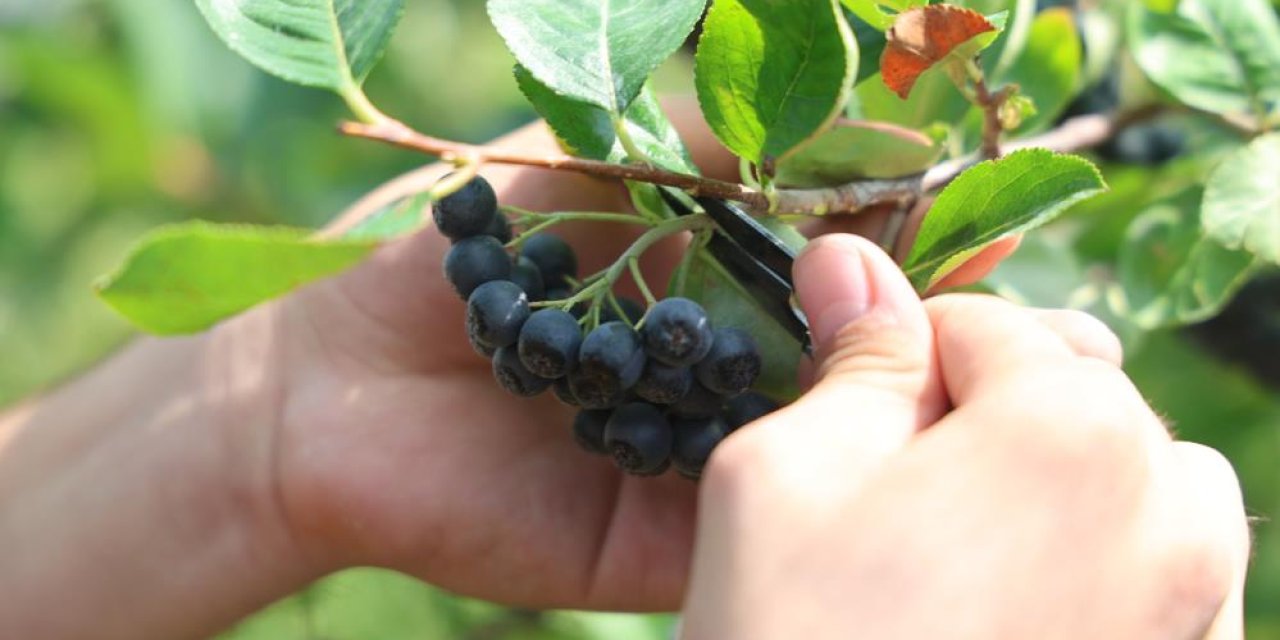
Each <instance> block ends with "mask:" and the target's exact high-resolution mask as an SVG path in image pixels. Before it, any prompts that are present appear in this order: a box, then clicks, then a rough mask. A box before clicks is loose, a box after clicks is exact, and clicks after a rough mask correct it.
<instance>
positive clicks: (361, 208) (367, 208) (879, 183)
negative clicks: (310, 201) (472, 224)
mask: <svg viewBox="0 0 1280 640" xmlns="http://www.w3.org/2000/svg"><path fill="white" fill-rule="evenodd" d="M1166 110H1167V108H1166V107H1161V106H1151V107H1147V108H1144V109H1139V110H1137V111H1132V112H1128V113H1123V114H1118V115H1117V114H1096V115H1087V116H1080V117H1077V118H1072V119H1070V120H1067V121H1066V122H1063V123H1062V124H1060V125H1059V126H1058V127H1057V128H1055V129H1052V130H1050V131H1047V132H1045V133H1043V134H1040V135H1038V136H1032V137H1029V138H1023V139H1021V140H1015V141H1013V142H1010V143H1008V144H1007V145H1005V147H1006V149H1005V150H1006V151H1016V150H1019V149H1026V148H1031V147H1040V148H1046V149H1050V150H1052V151H1057V152H1059V153H1071V152H1075V151H1080V150H1082V149H1088V148H1091V147H1096V146H1098V145H1099V144H1102V143H1103V142H1106V141H1107V140H1109V139H1110V138H1111V137H1113V136H1114V135H1115V134H1116V132H1118V131H1120V130H1121V129H1124V128H1125V127H1128V126H1130V125H1133V124H1137V123H1140V122H1144V121H1147V120H1150V119H1153V118H1155V117H1156V116H1158V115H1160V114H1162V113H1164V112H1165V111H1166ZM339 130H340V131H341V132H342V133H344V134H346V135H349V136H352V137H357V138H365V139H369V140H377V141H380V142H386V143H389V144H393V145H396V146H399V147H402V148H405V149H410V150H414V151H420V152H424V153H427V154H430V155H435V156H439V157H441V158H442V159H444V160H446V161H453V162H458V161H471V162H494V163H499V164H515V165H523V166H530V167H543V168H548V169H563V170H567V171H574V172H577V173H583V174H586V175H592V176H599V177H606V178H618V179H623V180H637V181H640V182H649V183H652V184H660V185H667V186H672V187H677V188H680V189H684V190H685V191H688V192H689V193H690V194H692V195H703V196H710V197H714V198H723V199H726V200H734V201H736V202H741V203H743V204H745V205H746V206H747V208H748V209H750V210H751V211H752V212H755V213H765V212H767V211H769V202H768V198H767V197H766V196H765V194H764V193H762V192H760V191H757V190H755V189H751V188H748V187H744V186H742V185H738V184H733V183H730V182H724V181H721V180H713V179H710V178H703V177H700V176H694V175H688V174H683V173H677V172H672V171H666V170H663V169H657V168H654V167H650V166H645V165H621V164H612V163H608V162H599V161H596V160H587V159H583V158H575V157H572V156H567V155H530V154H524V153H520V152H518V151H515V150H511V149H501V148H495V147H485V146H478V145H470V144H465V143H461V142H452V141H448V140H441V139H439V138H433V137H430V136H426V135H423V134H420V133H418V132H416V131H413V130H412V129H409V128H408V127H407V126H406V125H403V124H401V123H399V122H397V121H394V120H390V121H389V122H384V123H381V124H372V125H370V124H360V123H355V122H345V123H342V125H340V127H339ZM984 137H985V135H984ZM984 142H985V141H984ZM985 157H986V155H985V153H984V154H972V155H969V156H965V157H961V158H955V159H952V160H948V161H946V162H942V163H940V164H937V165H935V166H933V167H932V168H931V169H929V170H928V171H927V172H925V173H922V174H917V175H912V176H906V177H902V178H894V179H884V180H865V181H858V182H851V183H849V184H845V185H840V186H837V187H831V188H826V189H779V190H778V191H777V192H776V194H775V196H776V201H777V202H776V205H775V207H774V208H773V210H772V211H771V213H773V214H777V215H788V214H806V215H813V214H815V213H818V214H823V213H825V214H851V213H857V212H859V211H861V210H863V209H866V208H868V207H871V206H874V205H879V204H885V203H894V204H898V205H905V204H907V203H909V202H911V201H912V200H914V199H915V198H917V197H919V196H920V195H921V194H924V193H928V192H931V191H935V190H937V189H941V188H942V187H945V186H946V185H948V184H950V183H951V181H952V180H955V179H956V177H957V176H959V175H960V174H961V173H963V172H964V170H965V169H968V168H969V167H971V166H973V165H974V164H977V163H978V162H980V161H981V160H983V159H984V158H985ZM445 171H446V169H445V168H443V167H439V166H436V165H432V166H427V167H422V168H419V169H416V170H414V171H411V172H409V173H408V174H405V175H403V176H401V177H399V178H396V179H395V180H392V181H391V182H389V183H387V184H386V185H384V186H383V187H380V188H378V189H376V190H375V191H373V192H371V193H369V194H368V195H367V196H366V197H365V198H364V199H362V200H361V201H359V202H357V203H356V204H355V205H353V206H352V207H351V208H350V209H348V210H347V212H346V213H344V214H343V215H342V216H341V218H340V222H339V223H338V224H337V225H336V227H335V231H333V232H332V233H340V232H341V231H342V230H344V229H345V228H349V227H350V226H354V225H355V224H356V223H358V222H359V221H360V220H361V219H363V218H364V217H367V216H368V215H369V214H371V213H373V212H375V211H377V210H379V209H381V208H383V207H384V206H386V205H387V204H390V203H392V202H394V201H396V200H398V199H400V198H403V197H407V196H410V195H413V194H414V193H417V192H419V191H423V190H425V189H427V188H429V187H430V186H431V184H433V183H434V181H435V180H437V179H438V178H439V176H441V175H443V174H444V173H445Z"/></svg>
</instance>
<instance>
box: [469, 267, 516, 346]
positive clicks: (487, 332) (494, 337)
mask: <svg viewBox="0 0 1280 640" xmlns="http://www.w3.org/2000/svg"><path fill="white" fill-rule="evenodd" d="M528 319H529V297H528V296H526V295H525V293H524V290H522V289H521V288H520V287H518V286H516V284H515V283H514V282H510V281H507V280H494V281H493V282H486V283H484V284H482V285H480V286H479V287H476V290H475V291H473V292H471V297H469V298H467V335H468V336H474V337H475V340H476V341H477V342H480V343H481V344H485V345H488V346H491V347H505V346H508V345H511V344H515V341H516V340H517V339H518V338H519V337H520V329H521V327H523V326H524V323H525V321H526V320H528Z"/></svg>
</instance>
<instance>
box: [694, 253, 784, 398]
mask: <svg viewBox="0 0 1280 640" xmlns="http://www.w3.org/2000/svg"><path fill="white" fill-rule="evenodd" d="M684 295H686V296H688V297H689V298H691V299H693V300H697V301H698V302H699V303H701V304H702V306H703V307H704V308H705V309H706V310H707V315H709V316H710V317H711V321H712V322H713V323H715V324H717V325H724V326H732V327H738V328H740V329H742V330H743V331H746V332H747V333H750V334H751V336H752V337H753V338H755V339H756V343H757V345H758V346H759V347H760V355H761V357H762V358H763V359H764V367H763V368H762V370H761V374H760V379H759V380H757V381H756V384H755V387H754V388H755V389H756V390H757V391H759V392H761V393H764V394H766V395H769V396H771V397H773V398H775V399H777V400H780V401H789V400H793V399H795V398H796V397H797V396H798V395H799V388H798V387H797V386H796V368H797V367H798V366H799V364H800V358H801V357H802V352H801V350H800V343H799V342H796V341H795V339H794V338H792V337H791V334H789V333H787V331H786V330H785V329H783V328H782V327H781V326H780V325H779V324H778V323H777V322H774V320H773V318H772V317H770V316H769V315H767V314H766V313H765V312H764V310H763V309H761V308H760V306H759V305H757V304H756V302H755V299H754V298H752V297H751V294H749V293H747V291H746V290H745V289H743V288H742V284H741V283H740V282H738V281H737V279H735V278H734V277H733V276H732V275H730V274H729V272H728V271H726V270H725V268H724V266H723V265H721V264H720V263H719V262H717V261H716V260H715V258H712V257H711V256H710V255H709V254H707V253H705V252H701V253H699V254H698V256H697V258H696V259H695V260H694V261H693V264H692V265H690V267H689V273H688V276H687V280H686V282H685V290H684Z"/></svg>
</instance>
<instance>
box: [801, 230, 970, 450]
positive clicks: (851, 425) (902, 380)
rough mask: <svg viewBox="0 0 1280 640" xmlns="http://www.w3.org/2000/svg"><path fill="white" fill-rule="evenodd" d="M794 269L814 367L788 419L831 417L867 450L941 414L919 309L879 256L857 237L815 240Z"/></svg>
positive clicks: (899, 440) (929, 333)
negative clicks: (811, 380) (810, 385)
mask: <svg viewBox="0 0 1280 640" xmlns="http://www.w3.org/2000/svg"><path fill="white" fill-rule="evenodd" d="M793 275H794V278H795V283H796V294H797V296H798V297H799V299H800V305H801V307H803V309H804V312H805V314H806V315H807V316H808V318H809V322H810V329H811V331H812V333H813V340H814V346H815V354H816V357H817V363H816V365H817V368H816V384H815V385H814V386H813V388H812V389H811V390H810V391H809V392H808V393H806V394H805V395H804V397H802V398H801V399H800V400H799V401H797V402H796V403H794V404H793V405H792V406H791V407H790V408H789V409H788V412H787V413H788V414H790V415H788V422H791V423H792V424H797V423H799V424H827V425H832V423H836V424H835V425H832V426H834V427H836V428H840V429H844V430H846V431H848V430H852V433H845V434H843V436H844V438H853V439H855V440H856V441H857V445H858V449H859V450H860V451H861V452H862V454H868V455H873V456H874V455H878V454H879V455H884V454H888V453H891V452H893V451H897V450H898V449H900V448H901V447H902V446H903V445H905V444H906V442H907V440H908V439H909V438H910V437H911V435H912V434H914V433H915V432H916V431H918V430H920V429H922V428H923V427H925V426H927V425H929V424H931V423H933V422H934V421H936V420H937V419H938V418H940V417H941V416H942V415H943V413H945V411H946V409H947V402H946V395H945V393H944V390H943V387H942V383H941V377H940V375H939V368H938V366H937V358H936V357H935V355H934V340H933V329H932V327H931V325H930V324H929V317H928V314H927V313H926V312H925V308H924V304H923V303H922V302H921V300H920V297H919V296H918V295H917V294H916V292H915V290H914V289H912V287H911V285H910V283H908V282H907V279H906V277H905V276H904V275H903V273H902V271H901V270H899V268H898V266H897V265H896V264H895V263H894V262H893V260H892V259H891V258H890V257H889V256H888V255H886V254H885V253H884V252H883V251H881V250H880V248H879V247H877V246H876V245H875V244H873V243H872V242H870V241H868V240H866V239H864V238H861V237H859V236H853V235H843V234H838V235H828V236H823V237H821V238H819V239H817V240H815V241H813V242H811V243H810V244H809V246H808V247H806V248H805V250H804V252H803V253H802V254H801V255H800V257H799V258H798V259H797V260H796V264H795V267H794V274H793ZM842 439H843V438H842Z"/></svg>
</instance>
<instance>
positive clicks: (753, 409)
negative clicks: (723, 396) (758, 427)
mask: <svg viewBox="0 0 1280 640" xmlns="http://www.w3.org/2000/svg"><path fill="white" fill-rule="evenodd" d="M777 410H778V403H776V402H774V401H773V399H772V398H769V397H768V396H765V395H762V394H759V393H756V392H754V391H748V392H746V393H744V394H742V395H739V396H735V397H733V398H730V399H729V401H728V402H726V403H725V405H724V420H725V422H726V423H728V425H729V429H730V430H737V429H739V428H741V427H742V426H743V425H746V424H749V423H752V422H755V421H756V420H759V419H760V418H763V417H765V416H767V415H769V414H771V413H773V412H774V411H777Z"/></svg>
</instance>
